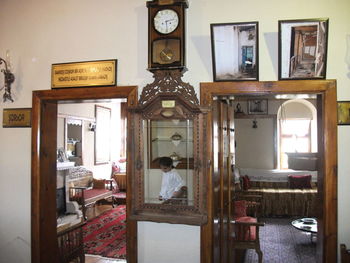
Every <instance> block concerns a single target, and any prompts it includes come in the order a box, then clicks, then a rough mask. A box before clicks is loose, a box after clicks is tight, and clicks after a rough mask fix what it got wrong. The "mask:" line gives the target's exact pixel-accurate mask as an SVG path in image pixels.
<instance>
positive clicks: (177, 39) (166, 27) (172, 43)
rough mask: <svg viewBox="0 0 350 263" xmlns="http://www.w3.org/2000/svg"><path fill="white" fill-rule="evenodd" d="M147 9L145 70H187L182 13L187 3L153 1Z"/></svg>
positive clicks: (175, 0)
mask: <svg viewBox="0 0 350 263" xmlns="http://www.w3.org/2000/svg"><path fill="white" fill-rule="evenodd" d="M147 7H148V70H149V71H151V72H154V71H156V70H159V69H179V70H180V71H185V70H186V64H185V9H186V8H188V2H187V0H153V1H148V2H147Z"/></svg>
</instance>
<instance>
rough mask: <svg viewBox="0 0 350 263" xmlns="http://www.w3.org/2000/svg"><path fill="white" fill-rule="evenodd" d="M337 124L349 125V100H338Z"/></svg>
mask: <svg viewBox="0 0 350 263" xmlns="http://www.w3.org/2000/svg"><path fill="white" fill-rule="evenodd" d="M338 125H350V101H338Z"/></svg>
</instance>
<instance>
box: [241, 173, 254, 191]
mask: <svg viewBox="0 0 350 263" xmlns="http://www.w3.org/2000/svg"><path fill="white" fill-rule="evenodd" d="M242 179H243V190H248V189H249V188H251V187H252V186H251V183H250V178H249V177H248V175H245V176H243V177H242Z"/></svg>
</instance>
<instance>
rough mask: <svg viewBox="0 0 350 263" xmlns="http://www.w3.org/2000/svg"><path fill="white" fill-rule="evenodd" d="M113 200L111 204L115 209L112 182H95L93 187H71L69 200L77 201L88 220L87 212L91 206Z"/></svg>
mask: <svg viewBox="0 0 350 263" xmlns="http://www.w3.org/2000/svg"><path fill="white" fill-rule="evenodd" d="M107 199H112V200H111V204H112V207H114V201H113V186H112V180H95V179H94V182H93V187H92V188H88V187H70V188H69V200H70V201H76V202H77V203H78V204H79V205H81V207H82V212H83V217H84V219H85V220H86V219H87V217H86V210H87V208H88V207H90V206H94V205H95V204H96V202H100V201H104V200H107Z"/></svg>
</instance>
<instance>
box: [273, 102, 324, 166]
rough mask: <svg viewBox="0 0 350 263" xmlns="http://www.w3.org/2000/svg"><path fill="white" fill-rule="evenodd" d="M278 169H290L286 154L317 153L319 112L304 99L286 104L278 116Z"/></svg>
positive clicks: (282, 106)
mask: <svg viewBox="0 0 350 263" xmlns="http://www.w3.org/2000/svg"><path fill="white" fill-rule="evenodd" d="M277 120H278V145H279V147H278V156H279V158H278V167H279V168H280V169H288V157H287V154H286V153H289V152H291V153H295V152H299V153H309V152H317V111H316V108H315V106H314V105H313V104H312V103H311V102H309V101H307V100H304V99H293V100H288V101H286V102H284V103H283V104H282V105H281V106H280V108H279V110H278V115H277Z"/></svg>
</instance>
